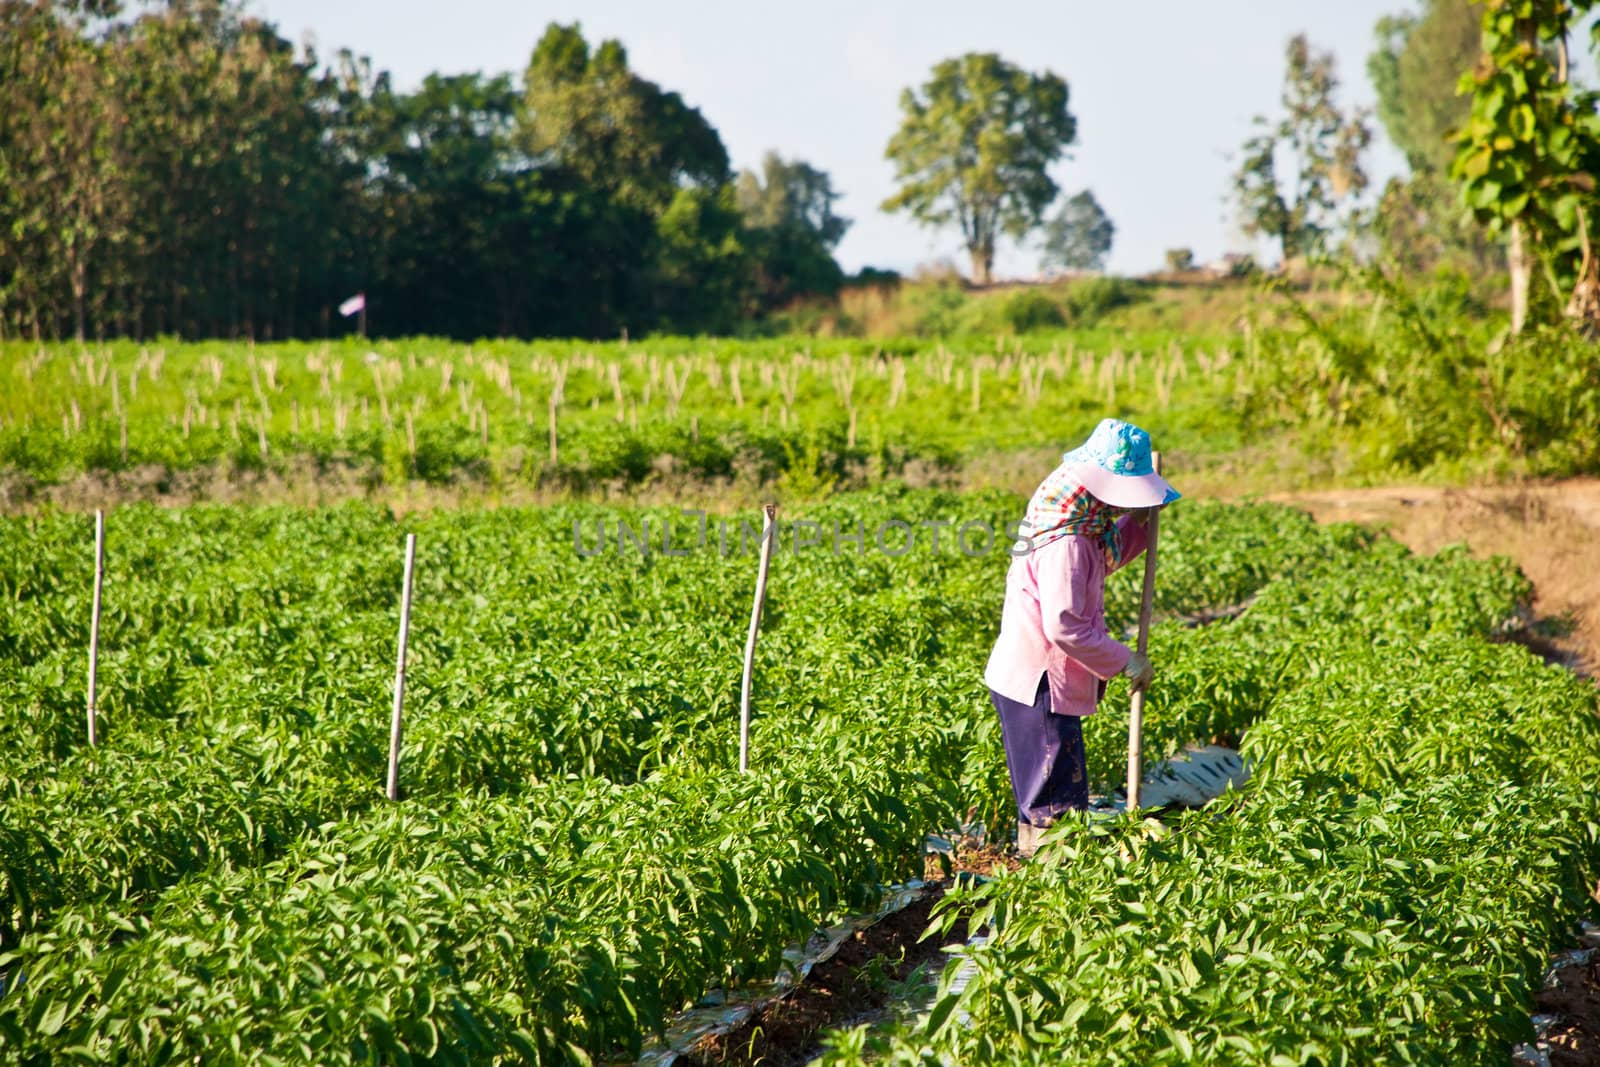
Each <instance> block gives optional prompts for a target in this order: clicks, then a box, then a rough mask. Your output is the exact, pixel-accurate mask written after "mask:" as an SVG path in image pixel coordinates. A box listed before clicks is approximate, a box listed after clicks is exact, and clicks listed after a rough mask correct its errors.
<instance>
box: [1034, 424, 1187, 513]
mask: <svg viewBox="0 0 1600 1067" xmlns="http://www.w3.org/2000/svg"><path fill="white" fill-rule="evenodd" d="M1061 465H1062V466H1063V467H1066V468H1067V469H1068V470H1069V471H1070V472H1071V474H1072V476H1073V477H1075V478H1077V479H1078V482H1079V484H1080V485H1082V486H1083V487H1084V488H1085V489H1087V490H1089V492H1091V493H1093V494H1094V495H1095V496H1096V497H1097V498H1099V499H1100V500H1103V501H1105V502H1106V503H1107V504H1110V505H1111V506H1112V507H1118V508H1148V507H1154V506H1156V505H1158V504H1170V503H1172V502H1173V501H1174V500H1176V499H1178V497H1180V496H1181V495H1182V494H1181V493H1179V492H1178V491H1177V490H1176V489H1174V488H1172V486H1171V485H1169V484H1168V483H1167V480H1166V479H1165V478H1163V477H1161V475H1159V474H1157V473H1156V472H1155V467H1154V465H1153V464H1152V463H1151V462H1150V435H1149V434H1147V433H1145V432H1144V431H1143V430H1141V429H1139V427H1137V426H1135V425H1133V424H1132V423H1129V422H1123V421H1122V420H1121V419H1101V420H1100V425H1098V426H1096V427H1095V428H1094V433H1092V434H1090V435H1089V440H1087V441H1085V442H1084V443H1083V444H1082V445H1081V446H1079V447H1078V448H1075V449H1073V450H1072V451H1071V452H1068V453H1067V454H1066V455H1064V456H1062V457H1061Z"/></svg>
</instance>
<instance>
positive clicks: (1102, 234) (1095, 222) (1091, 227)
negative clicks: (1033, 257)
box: [1043, 189, 1117, 270]
mask: <svg viewBox="0 0 1600 1067" xmlns="http://www.w3.org/2000/svg"><path fill="white" fill-rule="evenodd" d="M1116 232H1117V228H1116V226H1115V225H1114V224H1113V223H1112V221H1111V217H1110V216H1109V215H1107V214H1106V212H1105V209H1104V208H1102V207H1101V206H1100V201H1098V200H1096V199H1095V198H1094V194H1093V193H1091V192H1090V191H1089V190H1087V189H1085V190H1084V191H1083V192H1081V193H1079V194H1078V195H1076V196H1074V197H1073V198H1072V199H1070V200H1068V201H1067V202H1066V203H1065V204H1062V205H1061V210H1060V211H1058V212H1057V213H1056V215H1055V217H1054V218H1052V219H1050V220H1049V221H1048V222H1046V223H1045V224H1044V242H1043V246H1044V257H1043V262H1044V265H1045V266H1046V267H1065V268H1066V269H1067V270H1102V269H1104V268H1105V265H1106V257H1107V256H1109V255H1110V254H1111V239H1112V238H1113V237H1115V236H1116Z"/></svg>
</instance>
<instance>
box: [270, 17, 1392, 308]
mask: <svg viewBox="0 0 1600 1067" xmlns="http://www.w3.org/2000/svg"><path fill="white" fill-rule="evenodd" d="M248 7H249V9H250V10H251V11H253V12H254V13H256V14H258V15H260V16H262V17H264V18H266V19H268V20H269V21H271V22H274V23H276V24H277V26H278V30H279V32H280V33H281V34H283V36H285V37H287V38H289V39H290V40H294V41H300V40H303V39H306V38H307V37H308V36H309V39H310V40H312V41H313V42H314V43H315V46H316V48H317V51H318V53H319V54H320V55H322V56H323V57H324V58H327V57H331V56H332V55H333V53H334V52H335V51H337V50H338V49H340V48H349V49H350V50H351V51H353V52H355V53H356V54H358V55H365V56H368V57H370V58H371V60H372V62H373V65H374V67H376V68H378V69H382V70H388V71H389V72H390V73H391V75H392V76H393V78H394V83H395V86H396V88H398V89H402V90H405V89H410V88H414V87H415V86H416V85H418V84H419V83H420V82H421V80H422V78H423V77H424V76H425V75H427V74H429V73H432V72H438V73H442V74H455V73H462V72H466V71H482V72H484V73H488V74H498V73H502V72H512V73H514V74H516V75H517V76H518V77H520V74H521V71H522V70H523V69H524V67H526V65H527V61H528V56H529V55H530V53H531V52H532V50H533V46H534V44H535V42H537V41H538V39H539V36H540V35H541V34H542V33H543V31H544V28H545V27H546V26H547V25H548V24H549V23H550V22H561V23H571V22H578V23H580V24H581V25H582V28H583V32H584V35H585V37H586V38H588V39H589V41H590V42H591V43H594V42H596V41H598V40H600V39H603V38H608V37H609V38H616V39H617V40H619V41H621V42H622V44H623V45H624V46H625V47H626V48H627V51H628V56H629V61H630V65H631V66H632V68H633V69H634V71H635V72H637V73H638V74H640V75H641V76H643V77H645V78H648V79H650V80H651V81H654V82H656V83H658V84H659V85H661V86H662V88H664V89H668V90H672V91H676V92H678V93H680V94H682V96H683V98H684V99H685V101H687V102H688V103H689V104H691V105H693V106H695V107H697V108H699V109H700V111H701V113H702V114H703V115H705V117H706V118H707V119H708V120H709V121H710V122H711V124H712V125H713V126H714V127H716V129H717V131H718V132H719V133H720V134H721V136H722V140H723V143H724V144H725V145H726V146H727V149H728V155H729V157H730V158H731V160H732V162H733V165H734V166H735V167H736V168H745V167H757V166H758V165H759V163H760V161H761V158H762V156H763V155H764V154H765V153H766V152H767V151H768V150H776V151H777V152H779V154H781V155H783V156H784V157H785V158H799V159H803V160H805V161H806V162H808V163H810V164H811V165H812V166H814V167H818V168H820V169H821V170H824V171H826V172H827V173H828V174H829V176H830V177H831V178H832V180H833V187H834V189H835V190H837V191H839V192H840V193H842V194H843V195H842V197H841V199H840V200H839V202H838V203H837V205H836V210H837V211H838V212H839V213H840V214H842V215H844V216H845V217H847V218H850V219H852V220H853V225H852V226H851V227H850V230H849V232H848V234H846V236H845V238H844V240H843V241H842V242H841V243H840V245H839V247H838V249H837V256H838V259H839V262H840V264H841V265H842V266H843V267H844V268H845V269H846V270H849V271H854V270H857V269H859V268H861V267H862V266H867V265H870V266H874V267H882V268H890V269H895V270H899V271H901V272H911V271H914V270H915V269H917V268H918V267H920V266H924V265H928V264H933V263H937V262H939V261H942V260H948V261H951V262H954V263H956V264H957V265H958V266H961V267H963V268H965V266H966V257H965V253H964V252H963V250H962V247H961V241H960V237H959V234H958V233H957V232H956V231H955V230H953V229H948V230H931V229H926V228H923V227H920V226H918V225H917V224H916V223H914V222H913V221H912V220H911V219H910V218H909V216H906V215H904V214H898V215H889V214H885V213H884V212H882V211H881V210H879V205H880V204H881V203H882V202H883V201H884V199H886V198H887V197H889V196H890V195H891V194H892V193H893V192H894V168H893V165H892V164H891V163H889V161H888V160H886V159H885V158H884V154H883V150H884V146H885V145H886V144H887V143H888V141H889V138H890V137H891V136H892V135H893V133H894V131H895V129H896V127H897V126H898V124H899V119H900V110H899V100H900V94H901V92H902V90H904V89H906V88H908V87H912V86H920V85H921V84H922V83H923V82H924V81H925V80H926V79H927V77H928V75H929V73H930V71H931V70H932V67H933V65H934V64H935V63H937V62H938V61H940V60H941V59H946V58H949V57H951V56H955V55H959V54H961V53H963V52H972V51H987V52H997V53H999V54H1000V55H1001V56H1002V57H1003V58H1005V59H1006V60H1008V61H1010V62H1012V63H1014V64H1016V65H1018V66H1021V67H1023V68H1025V69H1027V70H1031V71H1041V70H1050V71H1053V72H1055V73H1056V74H1058V75H1060V76H1061V77H1063V78H1065V79H1066V81H1067V85H1068V88H1069V92H1070V99H1069V105H1068V106H1069V109H1070V110H1071V111H1072V113H1073V114H1074V115H1075V116H1076V118H1077V120H1078V138H1077V143H1076V144H1075V145H1074V146H1072V147H1071V148H1070V149H1069V150H1068V155H1067V158H1065V159H1064V160H1063V161H1062V162H1060V163H1058V164H1057V166H1056V167H1055V168H1054V170H1053V171H1052V175H1053V177H1054V178H1055V180H1056V182H1057V184H1059V185H1060V186H1061V190H1062V194H1061V200H1062V201H1064V200H1065V198H1066V197H1068V196H1070V195H1072V194H1073V193H1076V192H1078V191H1079V190H1081V189H1085V188H1087V189H1089V190H1091V191H1092V192H1093V193H1094V195H1095V198H1096V199H1097V200H1099V202H1100V203H1101V205H1102V206H1103V207H1104V208H1105V210H1106V213H1107V214H1108V215H1110V217H1111V220H1112V222H1113V223H1114V224H1115V225H1116V239H1115V241H1114V243H1113V246H1112V251H1111V257H1110V262H1109V264H1108V269H1109V270H1111V271H1113V272H1115V273H1120V274H1138V273H1143V272H1145V271H1149V270H1155V269H1158V268H1159V267H1160V266H1161V264H1162V262H1163V259H1164V254H1165V252H1166V250H1167V249H1169V248H1190V249H1192V250H1193V252H1194V255H1195V258H1196V260H1197V261H1199V262H1207V261H1210V260H1213V259H1216V258H1218V257H1219V256H1221V255H1222V254H1223V253H1225V252H1229V251H1258V250H1256V249H1254V248H1252V246H1251V245H1250V243H1249V242H1248V241H1246V240H1245V239H1244V238H1243V237H1241V236H1240V235H1239V233H1238V227H1237V225H1236V224H1235V223H1234V221H1233V220H1232V218H1231V212H1230V211H1229V210H1228V208H1227V205H1226V203H1225V200H1224V198H1225V196H1226V194H1227V192H1228V189H1229V184H1230V183H1229V175H1230V172H1231V163H1230V156H1234V155H1236V154H1237V152H1238V149H1239V146H1240V145H1241V144H1242V143H1243V142H1244V141H1245V139H1246V138H1248V137H1249V136H1250V135H1251V120H1252V118H1253V117H1254V116H1256V115H1258V114H1262V113H1268V114H1273V115H1275V114H1276V113H1277V107H1278V97H1279V93H1280V91H1281V88H1282V83H1283V68H1284V46H1285V44H1286V43H1287V41H1288V39H1289V38H1290V36H1292V35H1293V34H1295V33H1298V32H1304V33H1306V34H1307V35H1308V36H1309V38H1310V40H1311V42H1312V43H1313V45H1315V46H1317V47H1319V48H1322V49H1328V50H1331V51H1332V52H1333V53H1334V55H1335V57H1336V59H1337V62H1338V71H1339V75H1340V78H1341V80H1342V83H1343V84H1342V86H1341V89H1340V94H1339V102H1340V103H1341V105H1343V106H1352V105H1354V106H1367V107H1371V106H1372V105H1373V103H1374V98H1373V93H1372V87H1371V84H1370V83H1369V82H1368V80H1367V76H1366V62H1367V56H1368V54H1369V53H1370V52H1371V51H1372V47H1373V41H1374V36H1373V26H1374V24H1375V23H1376V22H1377V20H1378V19H1379V17H1381V16H1382V15H1385V14H1393V13H1398V12H1401V11H1405V10H1408V9H1410V8H1411V7H1412V0H1206V2H1204V3H1197V2H1194V0H1148V2H1146V3H1140V4H1133V3H1107V2H1103V0H1094V2H1089V0H1055V2H1053V3H1018V2H1012V3H999V2H993V0H991V2H989V3H984V2H981V0H979V2H973V0H963V2H959V3H957V2H949V0H916V2H909V0H854V2H849V0H812V2H811V3H809V4H792V3H791V4H772V3H768V2H763V0H714V2H713V0H675V2H661V0H581V2H580V0H555V2H537V0H536V2H521V3H513V2H511V0H450V2H449V3H438V2H432V3H428V2H424V0H249V3H248ZM1374 126H1375V129H1376V133H1377V137H1376V138H1375V140H1374V145H1373V150H1372V152H1371V153H1370V155H1369V158H1368V170H1369V173H1370V174H1371V176H1372V178H1373V187H1374V189H1376V188H1378V187H1381V185H1382V183H1383V181H1384V179H1386V178H1387V177H1389V176H1390V175H1392V174H1395V173H1397V172H1399V171H1400V170H1402V169H1403V167H1404V163H1403V161H1402V160H1401V158H1400V156H1399V154H1398V153H1396V152H1395V151H1394V149H1393V148H1392V147H1391V146H1390V145H1389V144H1388V142H1387V141H1386V140H1385V139H1384V138H1383V136H1382V129H1381V126H1379V125H1378V124H1377V123H1376V121H1374ZM1058 202H1059V201H1058ZM1259 252H1261V253H1269V250H1268V249H1266V248H1262V249H1260V250H1259ZM1269 258H1270V256H1269ZM1037 270H1038V252H1037V249H1036V248H1034V247H1023V248H1019V247H1017V246H1016V245H1015V244H1012V243H1007V244H1005V245H1003V246H1002V248H1001V251H1000V254H999V255H998V257H997V263H996V273H997V274H998V275H1000V276H1001V277H1023V276H1028V275H1031V274H1034V273H1035V272H1036V271H1037Z"/></svg>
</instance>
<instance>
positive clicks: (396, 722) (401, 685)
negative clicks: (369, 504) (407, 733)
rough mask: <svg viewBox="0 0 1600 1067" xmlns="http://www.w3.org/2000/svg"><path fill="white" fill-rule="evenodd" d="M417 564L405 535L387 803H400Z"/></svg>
mask: <svg viewBox="0 0 1600 1067" xmlns="http://www.w3.org/2000/svg"><path fill="white" fill-rule="evenodd" d="M416 560H417V535H416V534H406V571H405V577H404V578H403V579H402V584H401V590H400V642H399V651H398V652H397V653H396V654H395V665H394V714H393V716H392V717H391V718H390V719H389V784H388V790H387V791H388V795H389V799H390V800H399V799H400V707H401V705H402V704H403V703H404V701H405V697H406V632H407V631H408V630H409V629H410V628H411V572H412V568H413V566H414V565H415V564H416Z"/></svg>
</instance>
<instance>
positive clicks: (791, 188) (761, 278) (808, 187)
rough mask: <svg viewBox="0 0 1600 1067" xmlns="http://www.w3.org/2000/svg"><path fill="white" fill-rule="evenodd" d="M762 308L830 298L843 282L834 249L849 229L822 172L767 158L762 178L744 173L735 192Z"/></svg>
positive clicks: (799, 163) (773, 154)
mask: <svg viewBox="0 0 1600 1067" xmlns="http://www.w3.org/2000/svg"><path fill="white" fill-rule="evenodd" d="M736 193H737V200H738V205H739V213H740V214H741V215H742V216H743V217H744V225H745V228H746V230H747V234H746V244H747V245H748V246H749V249H750V253H751V257H752V259H753V261H754V269H755V272H756V289H757V294H758V299H759V302H760V304H761V306H762V307H763V308H773V307H778V306H781V305H783V304H784V303H787V302H788V301H790V300H792V299H794V298H795V297H797V296H803V295H812V294H832V293H836V292H838V290H839V287H840V285H842V284H843V282H844V272H843V271H842V270H841V269H840V268H839V264H838V262H837V261H836V260H835V259H834V258H833V249H834V248H835V247H836V246H837V245H838V244H839V242H840V241H841V240H842V239H843V238H844V235H845V232H846V231H847V230H849V228H850V220H849V219H847V218H843V217H841V216H840V215H837V214H835V213H834V210H833V204H834V201H836V200H838V199H839V194H838V193H836V192H834V191H833V183H832V181H831V180H830V179H829V178H828V175H827V174H825V173H824V172H822V171H820V170H818V169H816V168H815V167H813V166H811V165H810V164H809V163H805V162H802V161H801V160H798V159H796V160H791V161H785V160H784V159H783V158H782V157H781V156H779V155H778V154H777V153H776V152H768V153H767V154H766V156H765V158H763V159H762V161H761V173H760V174H757V173H756V172H755V171H752V170H746V171H744V172H742V173H741V174H740V175H739V180H738V184H737V186H736Z"/></svg>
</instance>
